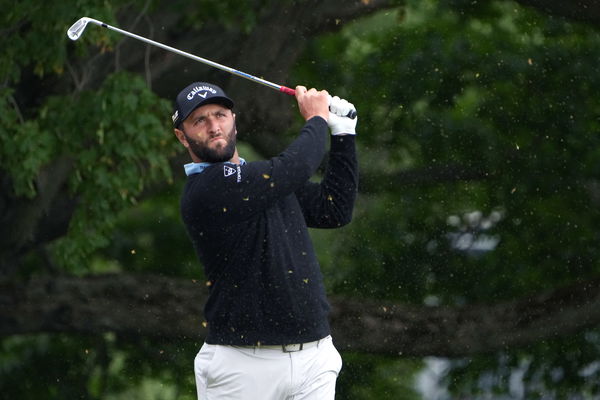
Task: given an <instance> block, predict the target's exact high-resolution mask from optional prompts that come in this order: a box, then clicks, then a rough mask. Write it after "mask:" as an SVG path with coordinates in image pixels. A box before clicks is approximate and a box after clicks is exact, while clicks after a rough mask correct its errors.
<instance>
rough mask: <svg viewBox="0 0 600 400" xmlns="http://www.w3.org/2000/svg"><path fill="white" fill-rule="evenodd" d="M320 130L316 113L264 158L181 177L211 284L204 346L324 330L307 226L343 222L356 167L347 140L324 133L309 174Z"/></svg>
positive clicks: (295, 337) (188, 219) (294, 339)
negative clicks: (321, 171) (318, 176)
mask: <svg viewBox="0 0 600 400" xmlns="http://www.w3.org/2000/svg"><path fill="white" fill-rule="evenodd" d="M328 136H329V134H328V127H327V123H326V121H325V120H324V119H322V118H320V117H314V118H312V119H310V120H309V121H308V122H307V123H306V124H305V125H304V127H303V128H302V130H301V133H300V135H299V136H298V138H297V139H296V140H294V141H293V142H292V143H291V144H290V145H289V147H288V148H287V149H286V150H285V151H284V152H283V153H281V154H280V155H278V156H276V157H273V158H271V159H270V160H265V161H256V162H250V163H245V164H242V165H236V164H232V163H215V164H212V165H210V166H209V167H207V168H205V169H204V170H203V171H202V172H200V173H197V174H193V175H190V176H189V177H188V180H187V182H186V185H185V188H184V193H183V197H182V199H181V212H182V217H183V221H184V223H185V225H186V228H187V231H188V234H189V236H190V238H191V240H192V243H193V245H194V248H195V250H196V252H197V254H198V257H199V259H200V262H201V263H202V265H203V266H204V270H205V275H206V277H207V279H208V284H209V293H210V294H209V298H208V301H207V303H206V306H205V309H204V312H205V318H206V320H207V322H208V335H207V337H206V342H207V343H211V344H228V345H255V344H259V343H260V344H264V345H272V344H289V343H300V342H310V341H314V340H317V339H320V338H322V337H325V336H327V335H328V334H329V333H330V331H329V323H328V320H327V314H328V312H329V305H328V302H327V299H326V295H325V289H324V286H323V280H322V275H321V271H320V268H319V263H318V261H317V258H316V255H315V252H314V249H313V246H312V243H311V241H310V237H309V234H308V229H307V227H315V228H336V227H340V226H342V225H345V224H347V223H348V222H350V220H351V217H352V209H353V205H354V200H355V198H356V190H357V181H358V171H357V161H356V152H355V145H354V137H353V136H331V145H330V151H329V159H328V164H327V169H326V172H325V176H324V178H323V180H322V181H321V182H320V183H316V182H311V181H309V178H310V177H311V176H312V175H313V174H314V173H315V171H316V170H317V168H318V167H319V165H320V163H321V162H322V160H323V157H324V156H325V154H326V140H327V139H326V138H327V137H328Z"/></svg>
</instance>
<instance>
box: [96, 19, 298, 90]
mask: <svg viewBox="0 0 600 400" xmlns="http://www.w3.org/2000/svg"><path fill="white" fill-rule="evenodd" d="M88 22H89V23H93V24H96V25H99V26H101V27H104V28H107V29H110V30H111V31H115V32H118V33H120V34H123V35H125V36H129V37H131V38H134V39H137V40H141V41H142V42H145V43H148V44H151V45H154V46H157V47H160V48H162V49H164V50H167V51H171V52H173V53H175V54H179V55H180V56H184V57H187V58H191V59H192V60H194V61H198V62H201V63H203V64H206V65H209V66H211V67H214V68H218V69H220V70H222V71H225V72H229V73H230V74H233V75H236V76H239V77H241V78H246V79H249V80H251V81H253V82H256V83H260V84H261V85H264V86H267V87H270V88H271V89H275V90H278V91H280V92H283V93H286V94H289V95H291V96H294V95H295V93H296V91H295V90H294V89H291V88H289V87H286V86H282V85H278V84H276V83H273V82H269V81H267V80H264V79H261V78H259V77H256V76H253V75H250V74H247V73H245V72H242V71H238V70H237V69H234V68H230V67H228V66H226V65H222V64H219V63H216V62H214V61H210V60H207V59H206V58H202V57H198V56H196V55H194V54H190V53H187V52H185V51H182V50H179V49H176V48H174V47H171V46H167V45H166V44H162V43H160V42H157V41H154V40H151V39H148V38H145V37H143V36H140V35H136V34H135V33H131V32H128V31H126V30H123V29H120V28H117V27H114V26H111V25H108V24H106V23H104V22H102V21H98V20H95V19H92V18H89V19H88Z"/></svg>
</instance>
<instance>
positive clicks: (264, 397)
mask: <svg viewBox="0 0 600 400" xmlns="http://www.w3.org/2000/svg"><path fill="white" fill-rule="evenodd" d="M194 372H195V376H196V389H197V392H198V399H199V400H215V399H219V400H220V399H228V400H283V399H286V398H287V396H288V394H289V391H290V384H291V361H290V356H289V354H288V353H284V352H282V351H281V350H273V349H258V348H257V349H253V348H242V347H233V346H221V345H209V344H204V345H203V346H202V349H200V352H199V353H198V355H197V356H196V359H195V362H194Z"/></svg>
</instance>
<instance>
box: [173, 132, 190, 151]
mask: <svg viewBox="0 0 600 400" xmlns="http://www.w3.org/2000/svg"><path fill="white" fill-rule="evenodd" d="M173 133H174V134H175V136H176V137H177V140H179V142H181V144H182V145H184V146H185V147H186V148H188V147H190V145H189V143H188V141H187V138H186V137H185V134H184V133H183V131H182V130H181V129H177V128H175V129H173Z"/></svg>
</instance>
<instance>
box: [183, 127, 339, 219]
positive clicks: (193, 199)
mask: <svg viewBox="0 0 600 400" xmlns="http://www.w3.org/2000/svg"><path fill="white" fill-rule="evenodd" d="M327 130H328V128H327V122H326V121H325V120H324V119H323V118H321V117H314V118H311V119H310V120H309V121H307V122H306V124H305V125H304V127H303V128H302V130H301V132H300V135H299V136H298V137H297V138H296V139H295V140H294V141H293V142H292V143H291V144H290V145H289V146H288V147H287V149H286V150H285V151H283V152H282V153H281V154H279V155H278V156H276V157H273V158H271V159H269V160H264V161H254V162H249V163H246V164H243V165H236V164H232V163H217V164H214V165H211V166H210V167H208V168H206V169H205V170H204V171H203V172H202V173H200V174H197V175H192V176H191V177H190V178H191V179H188V185H187V189H186V190H187V191H188V196H186V199H187V200H186V201H188V202H189V203H188V204H187V205H188V206H191V207H192V208H196V207H201V208H203V209H205V210H206V211H208V212H207V213H206V215H205V218H212V219H215V221H213V222H218V223H228V222H239V221H241V220H244V219H246V218H250V217H251V216H252V215H254V214H255V213H257V212H261V211H262V210H264V209H265V208H267V207H269V206H270V205H271V204H273V202H275V201H277V200H278V199H280V198H282V197H284V196H287V195H290V194H292V193H294V192H296V191H297V190H298V189H300V188H301V187H302V186H303V185H304V184H305V183H306V182H307V181H308V180H309V179H310V177H311V176H312V175H313V174H314V172H315V171H316V170H317V168H318V167H319V165H320V163H321V161H322V159H323V157H324V156H325V153H326V140H327V139H326V138H327V136H328V133H327ZM207 222H208V221H207Z"/></svg>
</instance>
